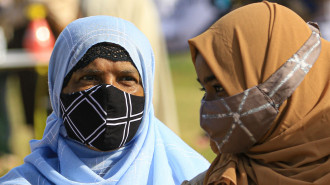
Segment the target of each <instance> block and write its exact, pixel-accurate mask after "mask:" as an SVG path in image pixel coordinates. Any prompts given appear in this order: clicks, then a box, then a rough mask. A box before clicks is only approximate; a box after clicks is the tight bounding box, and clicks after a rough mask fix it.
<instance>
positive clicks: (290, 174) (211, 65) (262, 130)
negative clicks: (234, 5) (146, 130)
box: [184, 2, 330, 185]
mask: <svg viewBox="0 0 330 185" xmlns="http://www.w3.org/2000/svg"><path fill="white" fill-rule="evenodd" d="M189 44H190V49H191V53H192V59H193V61H194V65H195V68H196V72H197V76H198V80H199V81H200V83H201V85H202V86H203V88H205V91H206V93H205V96H204V98H203V100H202V106H201V126H202V127H203V128H204V129H205V130H206V132H207V133H208V134H209V135H210V137H211V147H212V149H213V151H214V152H215V153H217V154H218V155H217V157H216V159H215V160H214V161H213V163H212V165H211V166H210V168H209V170H208V171H207V172H205V173H204V174H201V175H199V176H197V177H196V178H195V179H193V180H191V181H190V182H187V181H186V182H184V184H202V183H203V184H212V185H216V184H225V185H247V184H258V185H260V184H262V185H264V184H267V185H273V184H274V185H288V184H289V185H311V184H320V185H326V184H330V79H329V76H330V75H329V73H330V43H329V42H328V41H326V40H324V39H322V38H320V37H319V35H318V32H317V29H316V28H313V26H309V25H308V24H306V23H305V22H304V21H303V20H302V19H301V18H300V17H299V16H298V15H297V14H295V13H294V12H293V11H291V10H289V9H287V8H285V7H283V6H281V5H278V4H274V3H269V2H261V3H255V4H250V5H247V6H245V7H241V8H239V9H236V10H234V11H232V12H231V13H229V14H227V15H225V16H224V17H222V18H221V19H220V20H218V21H217V22H216V23H215V24H214V25H212V26H211V27H210V28H209V29H208V30H207V31H205V32H204V33H203V34H201V35H199V36H197V37H195V38H193V39H191V40H189ZM235 102H237V103H236V104H235Z"/></svg>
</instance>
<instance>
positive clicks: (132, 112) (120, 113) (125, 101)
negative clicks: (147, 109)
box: [61, 84, 144, 151]
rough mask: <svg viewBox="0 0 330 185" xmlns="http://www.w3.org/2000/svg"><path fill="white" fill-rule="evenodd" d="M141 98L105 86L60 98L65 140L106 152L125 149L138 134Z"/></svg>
mask: <svg viewBox="0 0 330 185" xmlns="http://www.w3.org/2000/svg"><path fill="white" fill-rule="evenodd" d="M143 109H144V97H140V96H134V95H131V94H129V93H126V92H124V91H121V90H120V89H118V88H116V87H114V86H112V85H107V84H100V85H96V86H93V87H92V88H90V89H87V90H84V91H79V92H75V93H72V94H61V111H62V118H63V123H64V126H65V128H66V130H67V133H68V136H69V137H70V138H72V139H74V140H76V141H78V142H81V143H83V144H86V145H89V146H92V147H95V148H97V149H99V150H102V151H109V150H113V149H117V148H120V147H122V146H124V145H125V144H126V143H127V142H129V141H130V140H132V138H133V137H134V135H135V133H136V132H137V130H138V128H139V126H140V123H141V120H142V117H143Z"/></svg>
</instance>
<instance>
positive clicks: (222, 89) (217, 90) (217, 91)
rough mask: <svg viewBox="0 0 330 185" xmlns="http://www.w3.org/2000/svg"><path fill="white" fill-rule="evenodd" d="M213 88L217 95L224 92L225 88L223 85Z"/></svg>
mask: <svg viewBox="0 0 330 185" xmlns="http://www.w3.org/2000/svg"><path fill="white" fill-rule="evenodd" d="M213 88H214V90H215V92H216V93H221V92H224V88H223V87H222V86H221V85H214V86H213Z"/></svg>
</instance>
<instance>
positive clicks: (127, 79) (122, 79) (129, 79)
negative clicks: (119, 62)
mask: <svg viewBox="0 0 330 185" xmlns="http://www.w3.org/2000/svg"><path fill="white" fill-rule="evenodd" d="M120 80H121V81H137V80H136V79H135V78H134V77H131V76H123V77H121V78H120Z"/></svg>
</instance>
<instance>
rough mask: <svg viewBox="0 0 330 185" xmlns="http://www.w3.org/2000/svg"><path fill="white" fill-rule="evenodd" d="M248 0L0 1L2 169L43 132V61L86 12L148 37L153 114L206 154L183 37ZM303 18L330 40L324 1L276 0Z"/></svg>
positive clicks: (329, 3)
mask: <svg viewBox="0 0 330 185" xmlns="http://www.w3.org/2000/svg"><path fill="white" fill-rule="evenodd" d="M253 2H258V1H254V0H244V1H243V0H138V1H137V0H56V1H51V0H38V1H37V0H0V176H3V175H4V174H5V173H6V172H7V171H8V170H10V169H11V168H13V167H15V166H18V165H20V164H22V163H23V158H24V157H25V156H26V155H27V154H29V153H30V148H29V144H28V142H29V140H31V139H41V138H42V135H43V129H44V128H45V123H46V118H47V116H48V115H49V114H50V113H51V111H52V110H51V106H50V102H49V97H48V87H47V70H48V67H47V64H48V61H49V58H50V54H51V51H52V48H53V46H54V43H55V40H56V38H57V37H58V35H59V34H60V33H61V31H62V30H63V29H64V28H65V26H66V25H67V24H69V23H70V22H72V21H73V20H75V19H77V18H80V17H85V16H92V15H112V16H117V17H121V18H123V19H126V20H128V21H131V22H133V23H134V24H135V25H136V26H137V27H138V28H139V29H140V30H141V31H142V32H143V33H144V34H145V35H146V36H147V37H148V39H149V40H150V42H151V45H152V47H153V49H154V52H155V58H156V76H155V84H154V86H155V92H154V100H153V101H154V107H155V114H156V116H157V117H158V118H159V119H160V120H161V121H163V122H164V123H165V124H166V125H167V126H168V127H170V128H171V129H172V130H173V131H174V132H176V133H177V134H178V135H179V136H180V137H181V138H182V139H183V140H184V141H185V142H187V143H188V144H189V145H190V146H192V147H193V148H194V149H196V150H197V151H198V152H200V153H201V154H202V155H203V156H204V157H205V158H206V159H208V160H209V161H212V160H213V158H214V157H215V155H214V154H213V152H212V151H211V149H210V147H209V140H208V137H207V136H206V135H205V133H204V132H203V131H202V129H201V128H200V126H199V106H200V100H201V98H202V96H203V92H201V91H200V88H201V87H200V85H199V84H198V82H197V81H196V78H197V77H196V74H195V70H194V67H193V64H192V62H191V58H190V53H189V47H188V43H187V40H188V39H190V38H192V37H195V36H197V35H199V34H200V33H202V32H203V31H204V30H206V29H207V28H208V27H209V26H210V25H211V24H212V23H213V22H215V21H216V20H217V19H219V18H220V17H222V16H223V15H225V14H226V13H228V12H229V11H231V10H233V9H235V8H237V7H240V6H243V5H245V4H249V3H253ZM273 2H277V3H279V4H282V5H284V6H287V7H289V8H291V9H292V10H294V11H295V12H296V13H298V14H299V15H300V16H301V17H303V19H304V20H305V21H316V22H318V23H319V26H320V29H321V33H322V36H323V37H324V38H326V39H330V0H315V1H314V0H290V1H285V0H277V1H273Z"/></svg>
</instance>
